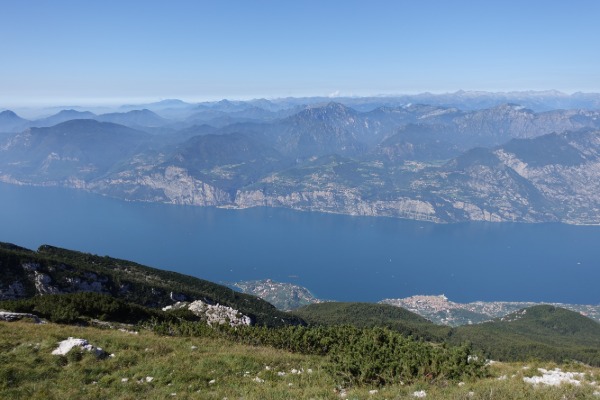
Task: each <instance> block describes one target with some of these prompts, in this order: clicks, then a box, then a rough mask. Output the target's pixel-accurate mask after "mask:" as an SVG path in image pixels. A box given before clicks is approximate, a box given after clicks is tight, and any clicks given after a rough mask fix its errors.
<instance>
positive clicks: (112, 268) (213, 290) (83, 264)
mask: <svg viewBox="0 0 600 400" xmlns="http://www.w3.org/2000/svg"><path fill="white" fill-rule="evenodd" d="M0 266H1V267H2V274H1V275H0V299H21V298H27V297H32V296H34V295H36V294H59V293H76V292H81V291H88V292H89V291H93V292H99V293H104V294H107V295H111V296H113V297H116V298H119V299H122V300H124V301H127V302H130V303H135V304H138V305H142V306H146V307H151V308H160V307H165V306H167V305H171V304H173V303H175V302H176V301H192V300H203V301H206V302H209V303H214V304H217V303H218V304H222V305H226V306H229V307H232V308H234V309H236V310H239V311H240V312H242V313H243V314H245V315H248V316H249V317H251V318H252V320H253V322H254V323H256V324H258V325H268V326H279V325H287V324H302V323H303V321H302V320H301V319H299V318H297V317H294V316H291V315H289V314H287V313H284V312H281V311H278V310H277V309H276V308H275V307H274V306H272V305H271V304H269V303H267V302H266V301H263V300H261V299H259V298H257V297H255V296H251V295H247V294H243V293H239V292H236V291H234V290H232V289H230V288H228V287H225V286H223V285H218V284H216V283H212V282H209V281H206V280H203V279H198V278H195V277H192V276H188V275H183V274H179V273H176V272H170V271H164V270H160V269H156V268H151V267H146V266H143V265H140V264H137V263H134V262H131V261H126V260H119V259H116V258H111V257H101V256H97V255H92V254H87V253H81V252H78V251H72V250H66V249H61V248H57V247H53V246H48V245H43V246H40V248H39V250H38V251H37V252H36V251H31V250H28V249H25V248H22V247H18V246H15V245H13V244H9V243H0Z"/></svg>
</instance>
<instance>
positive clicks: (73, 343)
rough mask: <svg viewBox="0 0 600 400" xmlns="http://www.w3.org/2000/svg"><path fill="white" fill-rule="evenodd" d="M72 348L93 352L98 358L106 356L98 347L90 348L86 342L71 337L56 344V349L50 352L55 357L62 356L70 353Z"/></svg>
mask: <svg viewBox="0 0 600 400" xmlns="http://www.w3.org/2000/svg"><path fill="white" fill-rule="evenodd" d="M73 347H81V348H82V349H84V350H87V351H93V352H94V353H95V354H96V355H97V356H99V357H100V356H102V355H104V354H106V353H105V352H104V350H102V349H101V348H100V347H96V346H92V345H91V344H89V342H88V341H87V340H85V339H76V338H73V337H69V338H68V339H66V340H63V341H62V342H58V347H57V348H56V349H54V350H53V351H52V354H53V355H56V356H64V355H65V354H67V353H68V352H69V351H71V350H72V349H73Z"/></svg>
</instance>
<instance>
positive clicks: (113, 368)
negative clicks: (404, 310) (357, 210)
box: [0, 321, 600, 400]
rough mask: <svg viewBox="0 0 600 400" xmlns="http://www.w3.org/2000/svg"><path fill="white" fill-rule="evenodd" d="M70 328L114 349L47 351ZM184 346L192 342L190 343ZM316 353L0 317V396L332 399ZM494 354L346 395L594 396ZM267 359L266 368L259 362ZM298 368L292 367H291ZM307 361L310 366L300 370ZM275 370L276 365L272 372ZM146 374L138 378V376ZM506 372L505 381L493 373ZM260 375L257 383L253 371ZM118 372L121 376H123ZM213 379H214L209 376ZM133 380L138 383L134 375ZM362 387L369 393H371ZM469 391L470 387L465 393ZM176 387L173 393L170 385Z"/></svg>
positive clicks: (594, 374) (591, 374)
mask: <svg viewBox="0 0 600 400" xmlns="http://www.w3.org/2000/svg"><path fill="white" fill-rule="evenodd" d="M69 336H73V337H80V338H85V339H87V340H88V341H89V342H90V343H92V344H94V345H96V346H99V347H102V348H103V349H104V350H106V351H107V352H109V353H113V354H114V355H115V356H114V357H113V358H106V359H97V358H96V357H95V356H93V355H92V354H90V353H80V352H77V351H72V352H71V353H69V354H68V355H66V356H55V355H52V354H51V352H52V350H53V349H54V348H55V347H56V345H57V342H59V341H61V340H64V339H66V338H67V337H69ZM192 346H196V348H195V349H192ZM327 362H328V361H327V359H326V358H325V357H322V356H306V355H298V354H292V353H289V352H286V351H282V350H275V349H272V348H268V347H256V346H246V345H240V344H235V343H232V342H231V341H228V340H225V339H218V338H187V337H186V338H184V337H168V336H159V335H155V334H153V333H150V332H140V333H139V334H138V335H135V334H131V333H126V332H121V331H117V330H108V329H98V328H93V327H77V326H67V325H56V324H44V325H36V324H33V323H30V322H25V321H23V322H14V323H4V322H2V323H0V398H2V399H61V400H63V399H80V398H86V399H141V398H143V399H167V398H174V399H219V400H221V399H223V398H228V399H249V400H250V399H274V400H276V399H340V398H341V397H340V394H339V391H340V389H341V388H339V387H338V386H337V384H336V382H335V381H334V379H333V378H332V377H331V375H330V373H329V372H328V369H327ZM523 366H524V364H522V363H498V364H494V365H492V366H491V367H490V373H491V376H490V377H488V378H481V379H472V380H467V381H465V382H464V384H463V385H459V383H458V382H449V381H448V382H445V381H438V382H436V383H434V384H431V383H428V382H427V381H426V380H419V381H417V382H416V383H414V384H411V385H408V384H407V385H402V384H394V385H387V386H384V387H370V386H361V387H349V388H346V389H345V390H346V395H347V397H346V398H348V399H374V400H379V399H413V398H414V397H412V393H414V392H415V391H419V390H425V391H426V393H427V399H451V400H452V399H498V400H503V399H509V400H510V399H534V400H535V399H544V400H545V399H556V400H558V399H586V398H589V399H594V398H595V399H597V398H599V397H597V396H594V395H593V392H594V391H595V390H600V388H597V387H596V388H594V387H593V386H591V385H589V384H583V385H581V386H580V387H574V386H562V387H559V388H544V387H539V388H534V387H532V386H531V385H529V384H527V383H525V382H523V380H522V378H523V376H531V375H534V374H536V371H537V368H538V367H544V368H554V367H556V366H557V365H556V364H551V363H545V364H544V363H537V364H529V368H528V369H523ZM267 367H268V368H267ZM562 367H563V369H564V370H569V371H579V372H585V373H586V374H587V375H586V379H587V381H589V382H591V381H594V380H596V381H597V380H600V369H597V368H591V367H586V366H583V365H581V364H573V365H565V366H562ZM293 369H296V370H300V371H301V370H304V372H302V373H301V374H292V373H291V371H292V370H293ZM309 369H311V370H312V373H309V372H308V370H309ZM278 372H285V375H284V376H279V375H278ZM149 376H150V377H153V378H154V379H153V380H152V381H151V382H146V377H149ZM501 376H506V377H507V378H506V379H505V380H498V379H497V378H498V377H501ZM257 377H258V378H260V379H262V380H264V382H256V381H254V379H255V378H257ZM124 378H127V381H126V382H123V381H122V380H123V379H124ZM213 380H214V383H211V381H213ZM139 381H142V383H138V382H139ZM370 390H377V391H378V392H377V393H374V394H370V393H369V391H370ZM469 392H473V394H472V395H471V396H470V395H469ZM173 393H175V395H174V396H172V394H173Z"/></svg>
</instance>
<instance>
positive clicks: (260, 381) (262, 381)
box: [252, 376, 265, 383]
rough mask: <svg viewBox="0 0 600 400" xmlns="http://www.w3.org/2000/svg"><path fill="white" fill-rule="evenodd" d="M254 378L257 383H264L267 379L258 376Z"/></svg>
mask: <svg viewBox="0 0 600 400" xmlns="http://www.w3.org/2000/svg"><path fill="white" fill-rule="evenodd" d="M252 380H253V381H254V382H257V383H264V381H265V380H264V379H260V378H259V377H258V376H257V377H256V378H254V379H252Z"/></svg>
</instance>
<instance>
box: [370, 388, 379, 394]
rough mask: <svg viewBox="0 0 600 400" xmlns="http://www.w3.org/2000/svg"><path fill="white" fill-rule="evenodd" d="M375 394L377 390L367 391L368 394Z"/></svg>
mask: <svg viewBox="0 0 600 400" xmlns="http://www.w3.org/2000/svg"><path fill="white" fill-rule="evenodd" d="M377 393H379V390H377V389H373V390H369V394H377Z"/></svg>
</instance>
